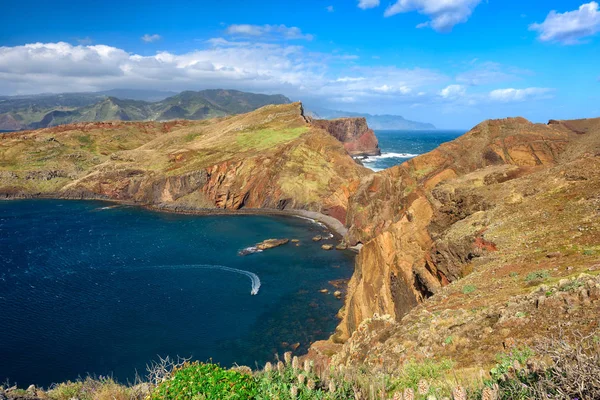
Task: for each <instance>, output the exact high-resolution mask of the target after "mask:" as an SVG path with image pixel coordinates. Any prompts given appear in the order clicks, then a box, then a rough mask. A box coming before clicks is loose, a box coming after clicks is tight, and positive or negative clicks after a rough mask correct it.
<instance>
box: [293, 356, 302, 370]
mask: <svg viewBox="0 0 600 400" xmlns="http://www.w3.org/2000/svg"><path fill="white" fill-rule="evenodd" d="M299 364H300V361H299V360H298V357H297V356H294V358H292V368H293V369H294V371H296V370H298V368H299Z"/></svg>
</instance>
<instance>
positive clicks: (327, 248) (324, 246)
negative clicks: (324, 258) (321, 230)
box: [321, 244, 333, 250]
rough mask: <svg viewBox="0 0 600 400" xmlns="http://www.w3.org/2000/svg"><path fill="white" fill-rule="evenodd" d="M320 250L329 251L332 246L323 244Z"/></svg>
mask: <svg viewBox="0 0 600 400" xmlns="http://www.w3.org/2000/svg"><path fill="white" fill-rule="evenodd" d="M321 248H322V249H323V250H331V249H333V245H332V244H324V245H322V246H321Z"/></svg>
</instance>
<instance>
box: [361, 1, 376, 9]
mask: <svg viewBox="0 0 600 400" xmlns="http://www.w3.org/2000/svg"><path fill="white" fill-rule="evenodd" d="M378 6H379V0H358V8H362V9H363V10H366V9H368V8H375V7H378Z"/></svg>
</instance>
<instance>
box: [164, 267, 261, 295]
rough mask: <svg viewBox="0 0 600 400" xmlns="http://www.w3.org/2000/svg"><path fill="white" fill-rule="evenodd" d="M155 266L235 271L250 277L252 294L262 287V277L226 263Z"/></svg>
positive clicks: (255, 293)
mask: <svg viewBox="0 0 600 400" xmlns="http://www.w3.org/2000/svg"><path fill="white" fill-rule="evenodd" d="M155 268H165V269H166V268H169V269H179V268H199V269H216V270H220V271H226V272H233V273H236V274H240V275H245V276H247V277H248V278H250V281H251V282H252V289H251V290H250V294H251V295H253V296H254V295H257V294H258V290H259V289H260V278H259V277H258V275H256V274H255V273H254V272H250V271H244V270H243V269H237V268H230V267H226V266H224V265H211V264H184V265H158V266H156V267H155Z"/></svg>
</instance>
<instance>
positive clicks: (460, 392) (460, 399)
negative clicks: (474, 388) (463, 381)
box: [452, 386, 467, 400]
mask: <svg viewBox="0 0 600 400" xmlns="http://www.w3.org/2000/svg"><path fill="white" fill-rule="evenodd" d="M452 397H453V398H454V400H467V391H466V390H465V388H463V387H462V386H457V387H455V388H454V390H452Z"/></svg>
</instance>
